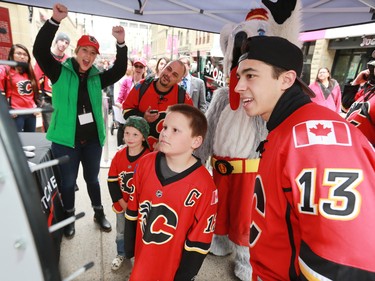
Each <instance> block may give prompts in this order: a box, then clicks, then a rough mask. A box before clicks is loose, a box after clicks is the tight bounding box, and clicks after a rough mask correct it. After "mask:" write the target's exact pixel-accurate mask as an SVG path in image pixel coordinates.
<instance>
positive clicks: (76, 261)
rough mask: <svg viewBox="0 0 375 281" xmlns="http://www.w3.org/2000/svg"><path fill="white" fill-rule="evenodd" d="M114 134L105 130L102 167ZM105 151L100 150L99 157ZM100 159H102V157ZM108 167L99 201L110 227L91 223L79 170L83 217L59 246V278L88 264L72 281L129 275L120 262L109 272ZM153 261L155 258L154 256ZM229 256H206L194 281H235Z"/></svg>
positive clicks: (112, 149) (112, 250)
mask: <svg viewBox="0 0 375 281" xmlns="http://www.w3.org/2000/svg"><path fill="white" fill-rule="evenodd" d="M116 133H117V130H115V131H114V135H113V136H111V134H110V131H109V130H108V159H109V161H108V162H105V161H102V163H103V164H102V166H108V165H109V164H110V159H112V157H113V156H114V154H115V153H116V145H117V141H116ZM104 153H105V149H103V155H104ZM102 158H103V157H102ZM107 173H108V168H105V167H102V168H101V170H100V185H101V188H102V192H101V195H102V202H103V206H104V211H105V214H106V216H107V219H108V220H109V221H110V222H111V224H112V231H111V232H109V233H106V232H102V231H100V229H99V227H98V226H97V224H96V223H94V221H93V216H94V212H93V210H92V208H91V204H90V199H89V197H88V194H87V191H86V185H85V182H84V180H83V176H82V169H81V170H80V173H79V177H78V180H77V184H78V186H79V191H77V192H76V204H75V205H76V206H75V207H76V214H77V213H80V212H85V216H84V217H83V218H81V219H79V220H78V221H76V234H75V236H74V238H73V239H71V240H67V239H65V237H64V238H63V240H62V243H61V255H60V272H61V278H62V279H65V278H67V277H68V276H70V275H71V274H72V273H74V272H75V271H76V270H78V269H79V268H81V267H82V266H84V265H85V264H87V263H89V262H94V266H93V267H92V268H91V269H89V270H88V271H87V272H85V273H83V274H81V275H79V276H78V277H77V278H75V279H74V280H76V281H86V280H87V281H120V280H121V281H126V280H128V278H129V276H130V272H131V264H130V261H128V260H126V261H124V263H123V265H122V267H121V268H120V269H119V270H117V271H112V270H111V262H112V260H113V259H114V258H115V256H116V244H115V237H116V224H115V219H116V216H115V213H114V212H113V211H112V208H111V205H112V201H111V198H110V195H109V192H108V188H107ZM155 258H157V256H156V257H155ZM233 267H234V265H233V255H229V256H227V257H215V256H213V255H208V256H207V257H206V259H205V261H204V263H203V265H202V267H201V270H200V271H199V274H198V276H197V278H196V281H213V280H220V281H238V280H239V279H237V278H236V277H235V276H234V274H233Z"/></svg>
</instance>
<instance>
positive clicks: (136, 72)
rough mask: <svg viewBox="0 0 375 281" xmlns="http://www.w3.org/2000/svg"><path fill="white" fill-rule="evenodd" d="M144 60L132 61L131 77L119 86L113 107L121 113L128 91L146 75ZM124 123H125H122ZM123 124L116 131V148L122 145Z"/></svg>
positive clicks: (136, 59)
mask: <svg viewBox="0 0 375 281" xmlns="http://www.w3.org/2000/svg"><path fill="white" fill-rule="evenodd" d="M146 66H147V63H146V60H145V59H144V58H135V59H134V60H133V67H132V69H133V72H132V73H133V75H132V76H129V77H127V78H126V79H124V80H123V81H122V83H121V86H120V92H119V95H118V98H117V100H116V103H115V105H116V106H117V107H118V108H120V109H121V111H122V103H123V102H124V101H125V100H126V97H127V96H128V95H129V93H130V90H131V89H132V88H133V87H134V85H136V84H137V83H138V82H139V81H141V80H142V79H144V78H145V75H146ZM124 123H125V122H124ZM123 136H124V124H121V122H120V124H119V127H118V129H117V146H120V145H122V144H124V139H123Z"/></svg>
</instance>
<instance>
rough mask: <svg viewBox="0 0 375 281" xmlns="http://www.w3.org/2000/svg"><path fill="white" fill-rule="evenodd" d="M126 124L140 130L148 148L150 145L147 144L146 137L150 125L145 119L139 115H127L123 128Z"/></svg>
mask: <svg viewBox="0 0 375 281" xmlns="http://www.w3.org/2000/svg"><path fill="white" fill-rule="evenodd" d="M128 126H130V127H133V128H136V129H137V130H138V131H140V132H141V134H142V135H143V137H144V138H145V143H146V145H147V147H148V148H149V147H150V145H149V144H148V141H147V138H148V135H149V133H150V126H149V125H148V123H147V121H146V120H145V119H144V118H143V117H140V116H129V117H128V118H127V119H126V121H125V124H124V129H125V128H126V127H128Z"/></svg>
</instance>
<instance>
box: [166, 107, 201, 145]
mask: <svg viewBox="0 0 375 281" xmlns="http://www.w3.org/2000/svg"><path fill="white" fill-rule="evenodd" d="M169 112H178V113H181V114H183V115H185V116H186V117H187V118H188V119H190V128H191V130H192V132H191V135H192V136H193V137H197V136H202V139H203V140H204V138H205V136H206V133H207V127H208V124H207V119H206V116H205V115H204V113H203V112H202V111H200V110H199V109H198V108H196V107H194V106H192V105H188V104H175V105H171V106H168V109H167V113H169Z"/></svg>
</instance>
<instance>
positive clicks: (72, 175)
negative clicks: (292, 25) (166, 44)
mask: <svg viewBox="0 0 375 281" xmlns="http://www.w3.org/2000/svg"><path fill="white" fill-rule="evenodd" d="M67 13H68V10H67V8H66V7H65V6H64V5H62V4H55V5H54V6H53V14H52V17H51V18H50V19H49V20H47V21H46V22H45V24H44V25H43V26H42V27H41V29H40V31H39V32H38V35H37V37H36V39H35V42H34V48H33V52H32V54H33V55H34V57H35V59H36V64H35V65H34V66H33V65H32V57H31V53H30V52H29V50H28V49H27V48H26V47H25V46H23V45H21V44H15V45H13V46H12V48H11V49H10V52H9V56H8V60H10V61H15V62H17V65H16V66H1V67H0V90H1V92H2V93H3V95H4V96H5V97H6V100H7V102H8V103H9V108H10V109H11V110H14V111H13V112H16V113H13V114H12V115H11V117H12V118H13V119H14V121H15V123H14V124H15V127H16V128H17V131H18V132H35V131H36V128H37V125H36V121H37V113H33V112H31V113H30V112H27V113H26V114H23V113H22V110H27V109H30V110H32V109H36V108H37V107H40V108H42V109H45V110H44V111H43V112H42V120H43V127H42V128H43V129H42V131H43V132H45V133H46V138H47V139H48V140H50V141H51V143H52V144H51V150H52V154H53V156H54V157H56V158H58V157H61V156H64V155H68V156H69V158H70V161H69V162H68V163H65V164H60V165H59V169H60V173H61V177H60V179H59V191H60V193H61V199H62V202H63V206H64V211H65V217H66V218H70V217H72V216H74V215H75V184H76V180H77V176H78V171H79V167H80V165H82V168H83V175H84V180H85V183H86V185H87V192H88V195H89V199H90V201H91V206H92V208H93V212H94V216H93V218H94V221H95V222H96V223H97V224H98V226H99V227H100V229H101V230H102V231H104V232H109V231H111V230H112V226H111V224H110V222H109V221H108V220H107V218H106V215H105V210H109V206H103V204H102V199H101V190H100V183H99V180H98V175H99V171H100V159H101V156H102V150H103V145H104V142H105V138H106V134H107V131H108V130H107V128H106V124H105V122H104V116H103V108H104V104H103V100H104V98H106V99H107V101H108V107H107V108H108V112H106V113H107V114H108V115H109V116H112V123H113V124H111V133H112V134H113V133H114V132H113V131H114V130H115V129H116V130H117V147H118V151H117V153H116V154H115V156H114V158H113V160H112V163H111V167H110V169H109V172H108V179H107V184H108V191H109V193H110V195H111V199H112V201H113V206H112V207H113V210H114V211H115V213H116V240H115V243H116V256H115V258H114V259H113V261H112V264H111V268H112V270H118V269H119V268H120V267H121V265H122V263H123V261H124V260H125V259H131V258H133V257H135V263H134V267H133V272H132V275H131V277H130V278H131V279H130V280H141V279H142V278H145V280H148V279H147V278H156V279H160V280H194V276H196V275H197V273H198V271H199V269H200V267H201V265H202V263H203V260H204V258H205V256H206V255H207V254H208V252H209V249H210V243H211V240H212V237H213V233H214V220H215V217H216V212H217V204H218V202H217V189H216V188H217V187H216V186H215V182H214V181H213V179H212V176H211V175H210V174H209V172H208V170H207V169H206V167H205V163H202V161H201V160H200V159H199V158H198V157H196V156H195V155H194V151H195V150H196V149H197V148H199V147H200V146H201V145H202V143H203V140H204V139H205V136H206V132H207V130H208V129H209V125H210V124H208V123H207V118H206V116H205V113H206V111H207V109H208V106H209V105H208V103H207V101H206V85H205V82H204V81H203V80H202V79H200V78H198V77H195V76H194V75H193V73H192V71H191V66H192V63H193V60H192V58H191V57H189V56H181V57H179V58H177V59H171V60H170V59H169V58H166V57H160V58H158V59H156V58H152V59H149V60H146V58H143V57H131V58H129V57H128V54H127V52H128V50H127V46H126V43H125V30H124V28H123V27H121V26H114V27H113V28H112V31H111V33H112V35H113V37H114V38H115V39H116V55H115V58H113V59H110V60H108V59H105V60H101V61H100V63H98V59H100V46H99V42H98V41H97V40H96V39H95V37H93V36H90V35H82V36H81V37H80V39H79V40H78V42H77V44H76V48H75V50H74V55H73V56H72V57H68V56H67V55H66V54H65V51H66V49H67V48H68V46H69V45H70V44H71V42H70V37H69V36H68V35H67V34H65V33H63V32H60V33H57V31H58V29H59V26H60V23H61V21H62V20H64V19H65V18H66V17H67ZM56 33H57V34H56ZM269 46H273V47H275V48H277V49H278V50H279V51H280V52H281V56H279V57H275V56H273V55H272V52H274V50H273V49H271V48H270V47H269ZM242 53H243V54H242V56H241V57H240V59H239V62H238V69H237V73H236V75H237V81H236V83H237V84H236V85H234V86H235V87H233V89H234V91H235V93H237V94H238V95H239V96H240V98H241V103H242V105H243V109H244V110H245V112H246V114H247V115H248V116H249V117H254V116H260V117H261V118H262V119H263V120H264V121H265V122H267V130H268V132H269V135H268V137H267V138H266V140H264V141H263V142H262V143H261V144H260V145H262V147H261V148H260V150H259V151H260V154H261V158H262V159H261V161H260V164H259V170H258V177H257V180H256V184H255V190H254V193H256V194H257V196H258V201H257V205H254V206H253V209H254V210H253V211H252V219H253V222H256V226H257V227H258V232H257V233H256V235H255V236H254V233H255V232H253V233H252V235H253V236H251V238H250V244H251V245H252V246H253V248H252V255H251V259H252V266H253V278H254V276H256V277H258V278H259V279H262V280H263V278H265V279H288V278H289V277H290V274H292V275H295V276H297V275H298V276H299V275H300V274H306V275H308V273H306V272H303V270H305V269H304V268H303V265H305V266H306V268H308V267H310V268H314V269H315V270H317V271H319V270H321V268H319V266H317V267H314V266H315V265H316V264H317V263H316V260H318V263H319V262H320V263H321V264H322V263H327V261H328V260H330V258H331V257H330V256H329V255H328V256H327V255H326V254H325V253H326V246H325V245H324V243H319V241H323V240H324V241H326V243H328V244H330V243H331V244H335V245H336V246H335V247H338V248H337V250H340V249H343V250H344V249H345V247H346V246H347V245H345V243H343V242H342V240H340V239H338V238H337V237H339V234H340V233H339V230H340V229H341V228H340V227H341V224H340V222H343V221H344V222H343V223H342V229H346V232H347V233H350V234H345V235H347V236H348V237H349V236H350V237H351V238H352V240H351V241H356V242H353V245H354V246H355V247H357V248H361V249H363V248H366V247H362V246H363V245H365V246H368V245H367V244H366V243H365V242H363V241H362V242H361V241H360V239H356V237H355V235H354V233H355V231H357V230H360V231H361V233H366V234H368V235H370V233H369V232H370V231H369V229H370V228H367V229H366V228H364V227H363V225H362V226H358V225H356V224H355V223H351V221H352V220H353V218H354V217H355V216H356V215H358V212H357V211H358V208H359V207H358V205H360V204H361V203H362V202H363V204H367V203H368V201H369V200H371V199H374V198H371V194H370V192H369V194H370V195H369V196H368V197H364V195H365V193H364V194H363V195H362V196H363V197H362V199H361V198H359V197H360V195H358V192H357V191H356V190H355V189H356V187H357V186H358V185H359V184H360V181H361V182H362V185H366V186H367V187H369V188H370V186H371V184H372V183H373V181H374V180H375V179H374V175H373V174H371V172H373V170H371V169H370V168H369V167H371V165H374V159H375V157H374V155H373V149H374V147H375V129H374V126H375V124H374V122H375V116H374V110H373V109H372V107H374V106H375V101H374V99H375V94H374V93H375V90H374V89H375V60H370V61H369V62H368V64H367V69H365V70H363V71H362V72H360V73H359V74H358V76H357V77H356V78H355V79H354V80H353V81H352V82H351V83H350V84H348V85H345V87H344V89H343V91H341V88H340V85H339V84H338V82H337V81H336V80H335V79H334V78H333V77H331V73H330V70H329V68H327V67H321V68H319V69H318V71H317V75H316V78H315V81H313V82H312V83H311V84H310V85H309V86H307V85H305V84H303V83H302V82H301V81H300V80H299V79H297V77H299V76H300V75H301V71H302V63H303V60H302V57H303V55H302V52H301V50H300V49H299V48H298V47H296V46H295V45H293V44H292V43H290V42H289V41H287V40H286V39H282V38H279V37H267V36H261V37H253V38H252V39H251V40H248V41H247V42H246V45H244V48H243V50H242ZM260 54H261V55H260ZM285 58H290V59H285ZM260 73H261V74H260ZM264 89H271V90H272V91H273V92H271V90H267V91H265V90H264ZM348 97H349V98H348ZM17 110H20V111H17ZM17 112H20V114H18V113H17ZM321 119H324V121H322V120H321ZM345 119H346V121H347V122H346V121H345ZM349 123H351V124H352V125H354V126H352V125H350V126H349ZM355 127H357V128H358V129H356V128H355ZM327 130H329V131H330V132H331V130H333V131H334V132H335V136H334V138H323V137H325V136H326V135H327V134H328V133H327ZM313 134H314V136H313ZM324 134H326V135H324ZM317 136H320V138H318V137H317ZM339 136H341V138H340V137H339ZM323 139H324V140H325V141H327V142H329V144H331V145H332V144H333V145H335V149H336V150H337V151H339V154H340V155H342V157H341V156H340V155H339V156H338V157H339V158H340V157H341V158H340V159H341V163H340V165H341V164H343V165H344V164H345V167H350V169H351V170H350V171H349V170H348V168H346V169H345V170H340V169H339V168H340V167H341V166H340V165H339V166H337V161H336V162H334V161H333V160H334V158H335V157H334V155H333V152H332V150H331V149H330V147H329V146H326V145H320V146H315V145H316V144H324V143H323ZM351 142H353V144H355V145H356V147H355V148H353V147H352V146H350V145H349V144H351ZM369 142H370V144H369ZM292 143H293V144H294V145H295V147H294V146H292V145H291V144H292ZM371 149H372V154H371ZM335 153H336V152H335ZM364 155H367V156H368V157H364ZM344 156H345V158H344ZM318 158H319V159H318ZM306 165H307V166H306ZM305 166H306V167H308V168H309V169H307V168H306V169H305V170H303V174H302V172H301V174H298V173H299V172H300V171H301V169H302V167H305ZM365 167H366V168H365ZM297 168H298V169H299V170H298V171H297ZM300 168H301V169H300ZM312 168H314V169H315V170H314V169H312ZM362 168H363V171H366V172H367V171H369V174H366V175H365V176H364V175H363V174H362V170H360V171H361V172H359V169H362ZM372 168H373V167H372ZM316 170H318V171H321V170H326V176H327V177H326V178H323V176H322V175H323V174H324V173H323V172H322V173H316ZM270 175H271V176H270ZM331 176H332V177H331ZM314 177H317V178H318V180H316V179H315V178H314ZM338 178H339V179H338ZM349 178H350V180H351V182H350V183H349ZM290 179H293V180H294V181H293V184H291V186H290V187H288V190H286V188H285V186H284V185H283V184H285V182H289V180H290ZM357 180H358V183H357V182H356V181H357ZM344 181H345V184H347V185H344V183H343V182H344ZM297 182H298V183H297ZM322 182H326V185H331V186H335V187H333V189H332V190H333V191H332V192H325V191H322V189H321V186H322V184H321V183H322ZM349 185H350V186H349ZM166 187H169V189H167V188H166ZM270 187H272V190H271V189H270ZM298 188H299V190H302V189H305V191H304V192H305V193H304V196H305V197H304V198H302V197H301V198H297V197H298V196H296V194H298V192H300V191H298V192H297V189H298ZM275 190H276V191H275ZM314 192H317V193H319V196H321V197H327V196H328V197H330V199H327V200H326V201H324V202H323V201H321V202H320V203H318V204H320V205H319V208H318V206H317V205H316V204H315V203H314V202H313V199H311V198H312V193H314ZM261 193H262V194H261ZM326 193H327V194H326ZM366 194H367V193H366ZM372 194H373V192H372ZM308 196H311V198H310V197H309V198H308ZM266 198H267V200H266ZM337 198H339V199H340V198H341V199H340V200H341V201H335V200H336V199H337ZM343 198H344V199H347V200H348V201H350V200H352V201H351V202H350V203H352V205H351V206H346V204H344V203H343V201H344V199H343ZM262 199H264V202H260V201H261V200H262ZM339 199H337V200H339ZM181 202H184V204H181ZM259 204H261V205H262V208H263V211H264V209H265V208H266V207H268V208H269V206H270V204H274V205H273V208H271V209H269V210H271V211H270V212H269V213H267V217H266V216H265V213H264V212H263V213H262V212H261V211H262V210H259V208H258V207H259V206H258V205H259ZM171 206H172V207H171ZM187 206H188V207H189V208H186V207H187ZM275 206H277V208H278V210H276V208H275ZM366 206H367V205H366ZM257 208H258V209H257ZM291 209H296V210H297V209H298V210H299V212H298V215H296V214H295V213H293V212H292V211H291ZM318 209H319V210H318ZM319 212H320V213H323V216H317V213H319ZM363 212H365V213H366V215H367V216H368V217H369V218H370V217H371V216H372V218H373V213H372V214H371V212H370V211H366V210H365V211H363ZM280 214H281V215H280ZM107 215H108V214H107ZM158 216H164V217H165V218H166V221H167V223H168V224H169V227H171V228H175V232H173V235H170V233H163V235H161V234H155V233H153V232H152V229H151V225H152V223H154V222H156V221H157V217H158ZM271 216H272V217H271ZM323 217H325V219H323ZM333 217H335V218H336V220H337V221H338V223H337V224H336V226H338V228H337V227H336V228H335V227H332V224H331V223H330V221H329V222H327V220H326V218H333ZM177 218H178V219H177ZM178 220H181V221H183V222H182V223H181V222H178ZM271 220H272V222H271V223H270V222H269V221H271ZM346 221H349V222H348V223H345V222H346ZM137 222H138V223H137ZM312 222H313V223H316V224H320V225H324V229H329V231H330V235H329V237H327V236H325V234H324V233H323V232H321V230H320V229H318V228H314V225H315V224H312ZM253 226H254V225H253ZM346 227H349V228H346ZM297 229H298V231H297ZM75 232H76V229H75V223H74V222H72V223H70V224H68V225H67V226H65V227H64V235H65V237H66V238H68V239H71V238H73V237H74V235H75ZM287 234H291V235H292V236H293V237H294V238H295V240H294V241H293V244H291V241H289V240H288V237H290V236H288V235H287ZM273 237H278V239H273ZM317 239H319V240H318V242H317ZM170 240H173V243H169V242H170ZM145 241H146V242H145ZM327 241H328V242H327ZM155 245H156V246H155ZM293 247H294V248H293ZM274 249H279V251H275V252H274V251H273V250H274ZM280 249H281V250H280ZM366 249H367V248H366ZM347 250H348V251H349V249H347ZM154 251H159V254H160V256H162V257H163V258H162V259H160V260H158V259H155V258H154V257H153V255H152V253H153V252H154ZM265 251H266V252H268V253H270V254H271V256H277V257H278V261H279V264H278V265H276V266H275V264H274V262H273V261H272V259H269V258H268V259H265V258H264V256H265V255H264V252H265ZM290 251H300V252H301V253H302V255H304V256H303V257H302V258H303V260H304V261H303V262H304V263H303V265H302V264H301V260H300V261H298V259H302V258H301V257H299V256H298V255H295V256H294V260H290V259H289V258H288V257H289V252H290ZM371 253H372V254H373V252H371ZM371 253H363V255H361V256H362V257H363V258H360V257H357V258H355V257H354V256H353V257H345V258H344V257H343V258H342V261H343V263H344V264H345V265H351V266H352V267H351V268H349V266H348V268H347V269H346V270H347V271H351V270H353V269H354V270H355V271H356V272H355V274H358V275H356V276H366V277H368V276H370V275H371V273H368V272H370V271H371V270H372V269H374V268H371V266H372V265H373V264H371V263H370V262H369V263H362V260H370V259H371V258H372V256H371ZM172 254H175V255H174V256H173V255H172ZM175 257H178V258H175ZM333 259H335V257H333ZM165 263H168V267H166V268H164V270H160V268H161V267H163V265H164V264H165ZM297 264H301V265H300V267H301V268H299V267H298V268H297V266H296V265H297ZM292 265H293V266H292ZM294 266H296V267H294ZM327 266H329V267H330V269H331V271H334V270H335V268H337V267H338V263H334V262H332V261H330V262H329V265H327ZM340 266H342V265H340ZM301 271H302V273H301ZM343 272H344V271H343ZM353 274H354V273H353ZM329 276H330V275H329ZM337 276H341V275H340V274H338V275H334V276H333V279H335V277H337ZM371 276H373V275H371ZM331 277H332V276H331ZM254 280H255V279H254Z"/></svg>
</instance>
